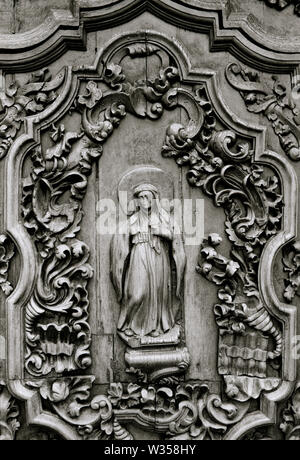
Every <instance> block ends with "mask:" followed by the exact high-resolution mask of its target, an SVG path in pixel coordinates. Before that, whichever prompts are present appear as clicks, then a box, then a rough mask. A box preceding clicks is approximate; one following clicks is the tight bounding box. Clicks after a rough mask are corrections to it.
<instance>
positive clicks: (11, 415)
mask: <svg viewBox="0 0 300 460" xmlns="http://www.w3.org/2000/svg"><path fill="white" fill-rule="evenodd" d="M19 414H20V410H19V407H18V404H17V402H16V400H15V399H14V398H13V397H12V396H11V394H10V393H9V391H8V389H7V387H6V385H5V382H3V381H2V380H1V381H0V440H2V441H8V440H10V441H12V440H13V439H15V435H16V432H17V430H18V429H19V427H20V422H19Z"/></svg>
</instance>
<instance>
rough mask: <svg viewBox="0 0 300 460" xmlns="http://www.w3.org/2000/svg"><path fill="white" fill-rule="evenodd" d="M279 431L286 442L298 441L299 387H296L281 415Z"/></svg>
mask: <svg viewBox="0 0 300 460" xmlns="http://www.w3.org/2000/svg"><path fill="white" fill-rule="evenodd" d="M280 429H281V431H282V432H283V433H284V435H285V439H286V440H288V441H292V440H293V441H299V440H300V385H299V383H298V384H297V385H296V388H295V390H294V393H293V395H292V397H291V399H290V400H289V401H288V404H287V406H286V408H285V409H284V410H283V412H282V414H281V424H280Z"/></svg>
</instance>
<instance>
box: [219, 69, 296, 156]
mask: <svg viewBox="0 0 300 460" xmlns="http://www.w3.org/2000/svg"><path fill="white" fill-rule="evenodd" d="M225 74H226V78H227V80H228V82H229V83H230V85H231V86H232V87H233V88H234V89H236V90H237V91H239V93H240V95H241V96H242V98H243V99H244V101H245V104H246V107H247V110H248V111H249V112H253V113H263V114H264V115H265V116H266V117H267V119H268V120H269V121H270V122H271V124H272V127H273V129H274V132H275V134H276V135H277V136H278V137H279V140H280V144H281V146H282V148H283V150H284V152H285V153H286V154H287V155H288V156H289V157H290V158H291V159H292V160H299V158H300V145H299V139H300V130H299V108H298V107H297V106H296V103H295V101H294V100H293V99H292V97H291V96H290V95H289V94H288V92H287V88H286V86H285V85H283V84H282V83H281V82H280V81H279V79H278V77H277V76H273V86H272V87H271V85H267V84H266V83H264V82H262V81H261V78H260V75H259V74H258V73H257V72H254V71H252V70H250V69H247V68H245V67H243V66H241V65H240V64H229V65H228V66H227V68H226V71H225Z"/></svg>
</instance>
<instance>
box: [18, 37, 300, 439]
mask: <svg viewBox="0 0 300 460" xmlns="http://www.w3.org/2000/svg"><path fill="white" fill-rule="evenodd" d="M118 53H119V58H120V56H121V57H122V58H123V57H124V56H127V57H128V56H129V57H130V58H133V59H138V58H139V57H141V56H148V55H154V54H155V55H158V56H159V59H160V60H161V64H162V67H161V70H160V71H159V74H158V76H157V78H152V76H151V78H149V79H148V80H145V81H141V80H140V81H137V82H133V83H132V82H129V81H128V80H127V77H126V75H125V72H124V70H123V68H122V67H121V65H120V62H121V61H122V59H121V58H120V59H117V57H118ZM166 54H167V53H166V52H165V51H164V50H159V47H158V46H152V45H151V46H150V45H148V44H142V45H138V46H129V47H128V43H126V46H124V47H123V48H122V49H121V48H120V47H119V48H118V51H117V52H116V53H115V54H114V55H113V56H110V57H111V59H108V60H103V61H101V63H100V64H99V68H100V71H99V75H95V73H96V71H95V72H94V71H92V70H91V69H89V73H88V75H84V76H83V75H81V76H80V78H79V79H78V81H80V84H79V85H78V88H79V89H78V91H77V93H76V94H74V93H73V96H72V98H73V99H72V101H69V103H70V104H69V107H71V109H72V111H73V110H75V111H76V112H77V114H76V115H77V116H78V114H79V117H78V119H80V120H81V122H82V128H78V132H69V131H67V130H66V129H65V128H64V126H63V124H62V122H60V121H59V123H60V124H59V125H57V126H56V125H54V126H53V132H52V133H51V136H50V140H51V141H52V143H53V145H52V147H50V148H48V149H43V148H42V147H41V146H38V147H36V148H35V149H34V150H31V152H29V153H30V155H31V160H32V163H33V169H32V174H31V178H30V179H29V180H25V181H24V188H23V202H22V207H23V220H24V225H25V227H26V228H27V230H28V232H29V234H30V235H31V237H32V239H33V240H34V242H35V246H36V253H37V282H36V284H35V286H34V290H33V295H32V297H31V299H30V301H29V302H28V304H27V305H26V311H25V325H26V337H25V339H26V346H27V349H26V357H25V359H26V363H25V365H26V370H27V372H28V373H29V374H30V375H32V376H34V377H41V376H45V375H47V376H49V374H50V373H51V372H52V371H55V372H56V374H59V375H58V376H57V378H56V377H55V378H53V379H51V380H48V381H47V382H45V381H43V380H41V381H35V382H33V383H31V387H32V388H35V389H38V391H39V392H40V396H41V398H42V399H43V401H44V402H46V403H45V404H46V405H47V407H51V408H52V410H53V413H54V414H57V415H58V416H59V418H60V419H61V420H63V422H64V423H66V424H69V425H70V426H72V427H75V428H76V430H77V432H78V433H79V435H80V436H81V437H82V438H84V439H112V438H113V439H132V435H131V433H129V431H128V430H127V426H126V425H127V424H129V423H131V422H133V421H134V422H136V423H138V424H139V425H140V426H141V427H144V428H146V429H148V430H153V429H155V430H156V431H157V432H158V433H164V434H165V435H166V436H167V437H168V438H171V439H220V438H222V437H223V436H224V434H225V433H227V431H229V430H230V428H231V427H233V426H234V425H235V424H237V423H239V422H240V421H241V420H242V418H243V417H244V416H245V415H246V414H247V412H248V411H249V408H250V399H251V398H255V399H257V398H258V397H259V396H260V394H261V392H262V391H271V390H273V389H274V388H277V387H278V385H279V384H280V381H281V380H280V370H281V369H280V359H279V358H280V357H281V355H282V348H283V347H282V325H281V323H279V322H277V321H276V320H275V319H274V318H273V317H272V316H271V314H270V313H269V311H268V308H267V305H265V302H264V301H263V300H262V297H261V293H260V287H259V280H258V268H259V262H260V257H261V256H262V253H263V250H264V248H265V246H266V243H267V242H268V241H269V239H270V238H271V237H273V236H274V235H276V234H277V232H278V231H279V229H280V228H281V214H282V195H281V183H280V182H279V179H278V176H277V175H276V174H275V173H274V174H273V173H266V171H265V169H264V167H263V166H262V165H261V164H259V163H258V162H256V161H254V150H253V144H252V143H251V142H250V141H248V139H249V137H248V135H245V136H242V135H238V134H237V133H236V132H234V131H233V130H229V129H228V128H227V127H225V128H226V129H223V128H224V127H223V128H222V127H220V124H221V123H220V120H219V118H218V117H216V116H215V114H214V110H213V107H212V103H211V102H210V97H209V96H208V89H207V85H206V84H198V85H194V83H189V82H188V81H184V82H181V81H180V72H179V69H178V68H177V67H176V66H175V64H174V62H175V60H174V59H172V58H171V59H169V58H168V59H167V58H166ZM97 71H98V69H97ZM76 72H77V73H78V72H79V73H80V70H78V69H76ZM276 91H277V92H276V97H277V99H276V97H275V96H274V97H275V99H274V101H273V102H274V104H275V103H276V104H277V105H279V106H280V102H281V96H280V88H279V87H277V89H276ZM263 94H264V95H265V93H263ZM269 102H270V101H269V99H268V98H267V99H266V100H264V97H263V99H262V100H261V99H259V98H258V106H259V107H258V110H261V107H260V104H262V106H263V107H264V108H266V109H267V108H268V107H269ZM250 103H251V98H250ZM255 104H256V102H255V103H254V105H255ZM176 108H179V109H180V108H183V109H184V112H185V114H186V115H187V116H186V117H185V118H186V119H188V121H186V122H182V123H173V124H172V125H171V126H169V128H168V129H167V132H166V137H165V142H164V145H163V147H162V155H163V156H164V157H168V158H170V157H171V158H174V159H175V161H176V162H177V164H178V165H180V166H185V167H187V179H188V182H189V183H190V185H192V186H194V187H198V188H201V190H202V191H203V192H204V193H205V194H206V195H207V196H208V197H210V198H211V199H212V200H213V202H214V204H215V205H216V206H217V207H222V208H223V209H224V211H225V216H226V222H225V230H226V235H227V237H228V240H229V242H230V244H231V251H230V254H229V256H228V254H227V257H225V256H223V255H222V254H219V253H218V251H217V249H216V248H217V246H218V245H219V244H220V243H221V238H220V237H219V236H218V235H217V234H211V235H209V237H208V239H207V240H206V241H204V244H203V246H202V247H201V254H200V258H199V266H198V271H199V273H201V274H202V275H203V276H205V277H206V278H207V279H208V280H210V281H212V282H213V283H215V284H216V285H217V286H218V287H219V290H218V304H217V305H215V307H214V312H215V316H216V323H217V326H218V328H219V330H218V331H219V362H218V370H219V373H220V375H222V376H223V377H224V381H225V393H226V397H225V398H223V399H222V398H221V396H220V395H219V394H211V392H210V391H209V389H208V387H207V386H206V385H204V384H202V383H198V382H190V383H180V379H178V378H177V377H176V376H175V377H174V376H173V374H175V373H176V372H178V371H179V372H183V371H185V369H186V368H187V367H188V365H189V353H188V351H187V349H186V348H184V347H182V348H179V349H175V347H174V349H173V350H172V353H171V352H170V350H167V351H166V352H164V354H163V356H158V357H157V356H155V357H154V358H153V356H154V354H155V353H154V352H153V348H151V350H150V346H149V350H148V351H149V354H150V353H151V359H152V358H153V359H152V362H151V363H150V365H149V363H148V361H149V362H150V359H148V357H149V354H147V353H145V354H144V355H140V354H139V350H138V351H136V350H134V351H133V353H129V352H128V350H126V354H127V358H126V354H125V358H126V359H127V364H128V366H129V369H128V372H129V373H135V374H136V375H137V378H138V383H137V384H135V383H129V384H127V385H125V384H122V383H112V384H111V385H110V388H109V390H108V392H107V394H105V395H101V394H100V395H99V394H96V395H95V393H97V391H94V388H95V387H94V388H93V391H92V384H93V377H88V376H87V377H73V375H74V373H75V372H74V371H78V370H85V369H87V368H88V367H89V366H90V364H91V356H90V350H89V347H90V342H91V332H90V327H89V314H88V306H89V299H88V282H89V280H90V279H91V277H92V276H93V270H92V267H91V266H90V264H89V248H88V246H87V245H86V243H84V242H83V241H81V240H80V239H79V232H80V226H81V221H82V218H83V208H82V202H83V199H84V197H85V194H86V190H87V185H88V178H89V176H90V174H91V171H92V166H93V163H94V162H95V161H97V160H98V159H99V158H100V157H101V155H102V152H103V145H104V144H105V142H106V140H107V139H108V138H109V136H111V135H112V134H113V132H114V130H115V129H117V128H118V126H119V125H120V124H121V122H122V120H123V119H124V118H125V117H126V115H127V114H128V113H130V114H133V115H134V116H137V117H140V118H148V119H149V120H157V119H158V118H159V117H160V116H161V115H162V114H163V112H164V111H165V110H173V109H176ZM256 108H257V107H256V106H255V110H256ZM255 110H254V111H255ZM71 113H72V112H71ZM217 120H218V121H217ZM217 126H218V128H217ZM222 126H223V125H222ZM45 136H46V134H45ZM246 139H247V140H246ZM47 141H49V139H47ZM42 145H44V144H42ZM298 147H299V146H298ZM298 147H297V146H296V150H297V149H298ZM297 152H298V150H297V151H295V150H293V149H292V150H291V151H290V150H289V154H290V155H291V156H293V155H294V156H295V157H296V156H297V154H298V153H297ZM183 337H184V334H183ZM152 339H153V341H155V340H156V338H155V337H152V338H151V340H152ZM149 340H150V339H149ZM147 345H151V347H152V345H153V343H150V342H148V343H147ZM167 345H168V346H169V345H170V343H167ZM158 354H159V353H158V352H157V355H158ZM128 356H129V358H130V359H129V358H128ZM167 360H170V361H167ZM166 362H167V365H168V366H165V367H164V369H162V367H161V363H163V365H165V363H166ZM153 363H154V364H153ZM147 366H148V368H147ZM166 367H168V369H167V370H168V372H167V373H165V372H164V371H165V370H166ZM271 367H272V372H271V373H269V370H270V368H271ZM145 370H146V372H145ZM71 372H72V373H71ZM63 373H68V374H67V375H68V376H67V377H65V376H62V374H63ZM146 374H148V375H146ZM149 380H150V381H149ZM154 380H155V381H156V382H158V383H156V384H155V385H154V384H153V381H154ZM147 381H148V383H147Z"/></svg>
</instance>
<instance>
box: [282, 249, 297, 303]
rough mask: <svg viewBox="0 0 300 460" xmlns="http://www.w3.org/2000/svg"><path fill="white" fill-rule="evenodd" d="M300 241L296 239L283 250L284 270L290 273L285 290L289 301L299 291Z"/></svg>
mask: <svg viewBox="0 0 300 460" xmlns="http://www.w3.org/2000/svg"><path fill="white" fill-rule="evenodd" d="M299 254H300V242H299V241H296V242H295V243H293V244H292V245H289V246H288V247H287V248H285V249H284V251H283V259H282V262H283V270H284V271H285V272H287V273H288V277H287V279H285V285H286V287H285V290H284V294H283V296H284V298H285V299H286V300H287V302H292V300H293V299H294V297H295V296H296V295H297V296H299V293H298V288H299V285H300V258H299Z"/></svg>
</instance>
